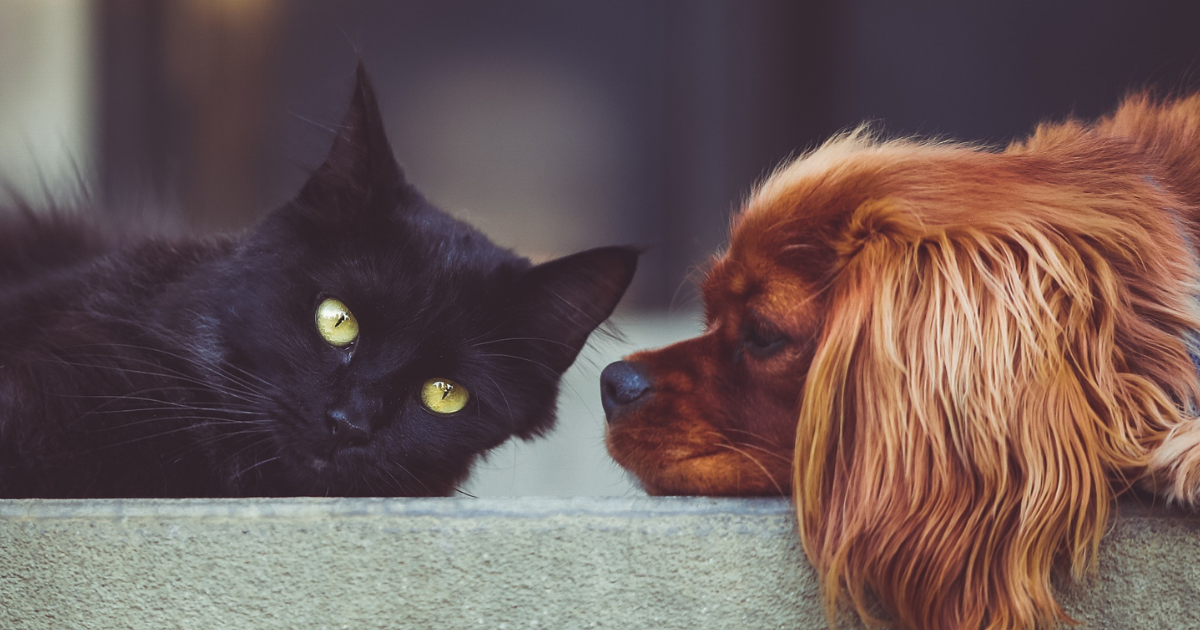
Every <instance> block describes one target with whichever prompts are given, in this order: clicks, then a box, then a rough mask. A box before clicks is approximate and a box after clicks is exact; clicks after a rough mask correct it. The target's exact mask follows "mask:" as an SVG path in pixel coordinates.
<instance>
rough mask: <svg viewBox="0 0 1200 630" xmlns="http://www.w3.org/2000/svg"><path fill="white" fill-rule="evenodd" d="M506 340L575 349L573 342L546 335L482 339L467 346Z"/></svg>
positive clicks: (479, 346)
mask: <svg viewBox="0 0 1200 630" xmlns="http://www.w3.org/2000/svg"><path fill="white" fill-rule="evenodd" d="M506 341H538V342H542V343H551V344H554V345H558V346H562V347H564V348H567V349H574V348H573V347H572V346H571V344H568V343H563V342H561V341H557V340H554V339H547V338H545V337H505V338H503V339H490V340H488V341H481V342H479V343H475V344H471V345H469V346H467V347H468V348H481V347H483V346H487V345H491V344H495V343H504V342H506Z"/></svg>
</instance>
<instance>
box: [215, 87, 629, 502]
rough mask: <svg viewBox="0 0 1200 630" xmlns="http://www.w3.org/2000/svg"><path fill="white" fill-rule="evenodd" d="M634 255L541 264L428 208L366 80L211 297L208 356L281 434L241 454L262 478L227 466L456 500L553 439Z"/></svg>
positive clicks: (357, 491) (321, 490)
mask: <svg viewBox="0 0 1200 630" xmlns="http://www.w3.org/2000/svg"><path fill="white" fill-rule="evenodd" d="M636 258H637V253H636V252H635V251H633V250H631V249H628V248H601V249H596V250H591V251H587V252H583V253H580V254H576V255H574V256H569V257H566V258H562V259H559V260H555V261H551V262H549V263H545V264H542V265H538V266H532V265H530V263H529V262H528V261H527V260H526V259H524V258H521V257H519V256H517V255H515V254H513V253H511V252H509V251H507V250H504V249H502V248H500V247H497V246H496V245H494V244H493V243H491V242H490V241H489V240H488V239H487V238H486V237H485V236H484V235H483V234H481V233H480V232H478V231H477V230H475V229H474V228H472V227H470V226H468V225H466V224H465V223H462V222H460V221H457V220H455V219H453V218H451V217H450V216H448V215H446V214H445V213H443V212H441V211H440V210H438V209H437V208H435V207H433V206H432V205H431V204H430V203H429V202H427V201H426V200H425V199H424V198H423V197H422V196H421V195H420V194H419V193H418V192H417V191H416V190H415V189H413V188H412V187H411V186H410V185H408V184H407V183H406V182H405V180H404V177H403V175H402V173H401V171H400V169H399V168H398V167H397V166H396V163H395V161H394V159H393V157H392V152H391V149H390V147H389V146H388V143H387V139H386V136H385V135H384V131H383V126H382V122H381V119H380V116H379V112H378V109H377V106H376V104H375V98H374V95H373V93H372V90H371V87H370V84H369V82H368V81H367V79H366V77H365V75H364V74H363V73H362V71H361V69H360V71H359V78H358V84H357V86H356V89H355V97H354V101H353V103H352V106H351V109H350V113H349V114H348V115H347V117H346V119H345V121H344V122H343V125H342V126H341V128H340V131H339V133H338V136H337V138H336V139H335V142H334V146H333V148H332V149H331V151H330V154H329V157H328V158H327V159H326V161H325V163H324V164H323V165H322V166H321V167H320V168H319V169H318V170H317V171H316V172H315V173H314V175H313V176H312V177H311V178H310V179H309V181H308V182H307V183H306V184H305V186H304V188H303V190H302V191H301V193H300V194H299V195H298V197H297V198H296V200H295V201H294V202H293V203H291V204H289V205H287V206H286V207H284V208H281V209H280V210H277V211H276V212H275V213H273V214H272V215H270V216H269V217H268V218H267V219H266V220H265V221H264V222H263V223H262V224H260V225H259V226H258V227H257V228H256V229H255V230H254V232H253V233H252V234H251V235H250V236H249V237H248V238H247V239H246V240H245V241H244V242H243V243H242V244H241V245H240V246H239V248H238V250H237V251H236V253H235V255H234V256H232V257H231V258H230V259H229V260H228V261H227V262H226V263H224V264H223V266H222V268H221V269H219V270H218V271H217V272H216V273H215V277H214V281H213V289H212V291H211V294H210V295H207V296H205V300H206V301H209V302H208V303H210V304H212V305H213V307H212V308H209V309H208V310H207V311H206V314H205V317H204V318H203V320H204V324H203V327H205V328H206V329H208V330H210V331H211V332H212V334H208V335H203V334H201V335H197V339H198V340H201V341H198V343H201V344H207V346H208V347H207V348H203V349H199V350H200V351H201V352H207V353H208V354H209V355H211V356H212V357H213V359H212V360H213V361H216V362H218V363H219V365H220V369H219V370H214V373H220V374H223V375H225V378H227V382H225V383H223V386H224V387H225V388H226V391H232V392H241V393H242V394H244V395H245V399H244V400H241V401H238V404H239V405H243V406H245V405H250V406H251V407H252V408H253V409H254V411H255V412H256V413H258V414H259V415H260V416H261V417H262V418H264V419H266V421H267V422H268V424H269V431H268V434H269V436H268V438H267V439H265V440H261V443H260V444H258V445H257V446H256V447H254V448H252V449H249V452H248V453H246V454H245V455H242V457H255V458H258V459H259V460H260V462H257V463H256V464H255V466H256V468H255V469H254V470H253V471H251V472H250V474H249V475H245V472H246V471H247V470H248V468H247V466H246V465H245V463H244V462H235V463H234V464H233V467H235V468H236V469H237V470H239V473H238V474H239V475H242V476H245V477H246V478H245V479H239V480H238V483H254V480H264V481H263V482H264V483H268V484H270V483H280V482H279V481H278V480H271V478H272V476H277V477H278V478H279V479H284V480H286V485H287V486H288V488H287V489H286V492H287V493H298V494H317V495H323V494H334V495H397V494H399V495H441V494H446V493H448V492H452V491H453V488H454V486H455V484H457V483H459V482H461V481H462V479H463V478H464V477H465V476H466V474H467V472H468V470H469V467H470V464H471V463H472V461H473V460H474V459H475V458H476V456H477V455H479V454H481V453H483V452H484V451H486V450H488V449H490V448H493V447H495V446H497V445H499V444H500V443H502V442H503V441H505V440H506V439H508V438H509V437H511V436H514V435H516V436H520V437H525V438H528V437H533V436H536V435H539V434H541V433H542V432H544V431H546V430H547V429H549V428H550V426H551V425H552V423H553V420H554V405H555V398H556V396H557V393H558V382H559V378H560V377H561V375H562V373H563V372H564V371H565V370H566V369H567V368H568V367H569V366H570V364H571V363H572V362H573V361H574V359H575V357H576V355H577V354H578V352H579V350H580V349H581V347H582V346H583V344H584V342H585V341H586V340H587V337H588V335H589V334H590V333H591V332H592V330H593V329H595V328H596V327H597V326H598V325H599V324H600V323H601V322H602V321H603V320H604V319H605V318H607V317H608V315H610V314H611V312H612V310H613V308H615V306H616V304H617V301H618V300H619V299H620V297H621V295H622V294H623V293H624V291H625V288H626V287H627V286H628V284H629V281H630V279H631V278H632V275H633V272H634V268H635V265H636ZM268 460H269V461H268ZM258 464H261V465H258Z"/></svg>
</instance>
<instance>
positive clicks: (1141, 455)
mask: <svg viewBox="0 0 1200 630" xmlns="http://www.w3.org/2000/svg"><path fill="white" fill-rule="evenodd" d="M898 203H899V202H893V201H889V200H882V201H871V202H868V203H866V204H863V205H862V206H861V207H859V208H858V210H857V211H856V212H855V213H854V215H853V217H852V218H851V220H850V222H849V225H848V226H847V227H846V228H845V230H844V231H843V233H842V234H841V236H840V240H839V241H838V242H836V243H835V249H836V250H837V253H838V256H839V267H838V268H837V269H836V270H835V271H834V277H833V280H832V285H831V289H830V290H831V291H832V297H831V300H832V302H831V304H832V308H831V310H830V312H829V314H828V319H827V320H826V323H825V328H824V331H823V333H822V338H821V340H820V342H819V346H818V349H817V351H816V355H815V358H814V360H813V362H812V365H811V368H810V371H809V373H808V377H807V382H806V385H805V391H804V395H803V403H802V407H801V411H800V417H799V425H798V429H797V442H796V454H795V468H794V471H795V479H794V486H793V487H794V489H795V499H796V507H797V511H798V516H799V520H800V531H801V537H802V540H803V543H804V547H805V549H806V551H807V553H808V555H809V558H810V559H811V560H812V561H813V563H814V565H815V566H816V568H817V569H818V571H819V572H820V573H821V576H822V583H823V588H824V593H825V597H826V611H827V614H828V615H829V616H830V620H831V622H832V621H833V618H834V617H835V616H836V614H837V608H838V606H839V604H840V603H841V602H842V601H844V600H842V599H841V598H842V597H843V596H844V597H846V598H848V603H849V604H850V605H851V606H853V607H854V608H855V609H856V610H857V612H858V613H859V614H860V615H862V617H863V619H864V620H866V621H867V622H868V623H877V624H883V623H884V621H882V620H879V619H877V618H874V617H872V616H871V615H870V610H873V608H872V602H876V603H878V604H879V605H881V606H882V607H883V609H884V610H887V611H889V612H890V613H891V614H892V615H894V617H895V618H894V619H890V620H887V623H898V624H899V625H900V626H902V627H906V628H922V629H927V630H943V629H946V630H948V629H951V628H989V629H999V628H1034V627H1038V628H1040V627H1049V626H1050V625H1052V624H1053V623H1054V622H1055V621H1056V620H1060V619H1062V620H1065V619H1068V617H1067V616H1066V613H1065V612H1064V611H1063V609H1062V608H1061V607H1060V606H1059V605H1058V603H1057V602H1056V601H1055V599H1054V595H1053V593H1052V591H1051V585H1050V572H1051V568H1052V565H1053V564H1054V562H1055V560H1056V558H1057V557H1058V555H1059V554H1065V556H1066V557H1067V558H1068V559H1069V562H1070V566H1071V569H1072V574H1073V575H1074V576H1075V577H1076V578H1079V577H1081V576H1082V574H1084V573H1085V572H1087V571H1089V570H1091V569H1092V568H1093V565H1094V561H1095V557H1096V550H1097V547H1098V544H1099V542H1100V539H1101V537H1102V535H1103V534H1104V531H1105V527H1106V524H1107V521H1108V516H1109V511H1110V508H1111V505H1112V499H1113V498H1114V494H1115V492H1117V491H1119V490H1120V489H1121V488H1117V489H1116V490H1114V489H1113V488H1112V487H1111V484H1112V481H1111V479H1110V478H1120V477H1122V476H1125V477H1127V478H1128V480H1129V482H1130V483H1132V482H1133V481H1135V477H1137V476H1138V475H1140V474H1142V473H1143V472H1144V468H1145V466H1146V464H1147V461H1148V447H1147V445H1148V444H1157V443H1159V442H1161V440H1162V439H1163V438H1164V436H1165V435H1166V433H1167V432H1168V431H1169V429H1170V427H1171V426H1173V425H1175V424H1178V422H1179V421H1180V416H1179V414H1180V409H1179V404H1178V402H1177V401H1173V400H1172V399H1171V397H1170V396H1168V395H1167V394H1165V393H1164V392H1163V389H1162V388H1160V387H1158V386H1157V385H1156V384H1155V383H1153V382H1151V381H1150V380H1149V379H1147V378H1144V377H1142V376H1139V375H1138V373H1137V371H1136V370H1128V369H1127V367H1126V358H1125V357H1124V356H1123V354H1122V350H1121V348H1120V347H1119V346H1120V345H1121V340H1120V339H1118V336H1119V335H1120V334H1121V333H1120V332H1118V331H1119V330H1120V329H1121V328H1122V327H1124V328H1125V329H1126V331H1127V329H1128V324H1127V321H1128V320H1129V319H1130V318H1131V317H1135V316H1134V315H1131V313H1130V311H1131V310H1132V307H1131V306H1130V303H1131V299H1132V300H1133V301H1136V298H1130V297H1129V289H1128V287H1127V286H1126V284H1125V283H1124V282H1123V279H1122V278H1121V274H1120V273H1118V270H1116V269H1115V268H1114V264H1112V263H1111V258H1112V256H1113V254H1112V252H1111V251H1103V250H1104V248H1105V247H1107V246H1108V244H1106V243H1104V242H1103V239H1104V237H1103V236H1100V237H1094V236H1093V235H1091V234H1089V235H1088V236H1087V237H1083V236H1080V235H1079V234H1073V233H1071V232H1070V231H1069V230H1047V229H1045V223H1044V222H1042V223H1035V222H1034V221H1033V220H1030V221H1029V222H1028V225H1021V224H1019V223H1018V222H1017V221H1013V220H1012V219H1011V217H1010V218H1009V220H1008V222H1007V223H1006V224H1005V225H1004V226H1003V228H1001V227H988V226H987V225H986V219H983V220H981V221H980V222H978V223H972V224H970V225H967V226H949V227H947V226H933V227H929V226H925V225H923V224H922V223H921V222H920V221H918V220H917V219H916V218H915V217H914V213H913V212H912V211H911V210H908V211H906V210H905V209H904V208H902V207H900V206H899V205H898ZM1098 229H1099V230H1100V231H1102V226H1101V228H1098ZM1114 242H1115V241H1114ZM1144 244H1145V243H1142V244H1140V245H1144ZM1133 245H1134V246H1138V245H1139V244H1133ZM1118 246H1119V243H1118V244H1116V245H1113V247H1118ZM1126 254H1128V255H1129V256H1131V257H1132V255H1133V254H1132V253H1131V252H1126ZM1122 264H1124V263H1122ZM1130 264H1133V263H1130ZM1146 334H1150V335H1154V334H1156V335H1157V337H1156V338H1155V339H1153V340H1148V341H1147V343H1155V344H1162V345H1161V347H1162V348H1164V349H1163V350H1162V351H1161V352H1163V353H1166V354H1167V355H1169V357H1168V358H1169V359H1170V360H1172V361H1175V362H1176V363H1178V362H1187V361H1188V359H1187V354H1186V348H1184V347H1183V346H1182V345H1181V343H1180V341H1179V339H1176V338H1172V337H1170V336H1168V335H1166V333H1164V332H1163V331H1161V330H1157V331H1154V332H1153V333H1146ZM1193 380H1194V377H1193Z"/></svg>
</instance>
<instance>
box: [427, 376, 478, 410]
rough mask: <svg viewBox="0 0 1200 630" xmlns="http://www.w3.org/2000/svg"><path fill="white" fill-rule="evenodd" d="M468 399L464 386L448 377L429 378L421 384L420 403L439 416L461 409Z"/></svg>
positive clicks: (468, 394) (469, 397)
mask: <svg viewBox="0 0 1200 630" xmlns="http://www.w3.org/2000/svg"><path fill="white" fill-rule="evenodd" d="M470 399H471V394H470V393H469V392H467V388H466V387H463V386H462V385H459V384H458V383H455V382H454V381H452V380H450V379H448V378H431V379H429V380H428V381H425V384H424V385H422V386H421V404H422V405H425V408H426V409H428V410H430V411H432V412H433V413H436V414H438V415H439V416H448V415H450V414H452V413H457V412H459V411H462V408H463V407H466V406H467V401H468V400H470Z"/></svg>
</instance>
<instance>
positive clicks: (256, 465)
mask: <svg viewBox="0 0 1200 630" xmlns="http://www.w3.org/2000/svg"><path fill="white" fill-rule="evenodd" d="M280 457H282V456H281V455H276V456H275V457H268V458H267V459H264V460H262V461H260V462H257V463H255V464H252V465H251V466H249V467H247V468H244V469H242V470H239V471H238V472H236V473H234V474H233V478H234V479H239V478H241V476H242V475H244V474H246V473H248V472H250V471H251V470H254V469H255V468H258V467H259V466H262V465H264V464H270V463H271V462H273V461H275V460H277V459H279V458H280Z"/></svg>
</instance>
